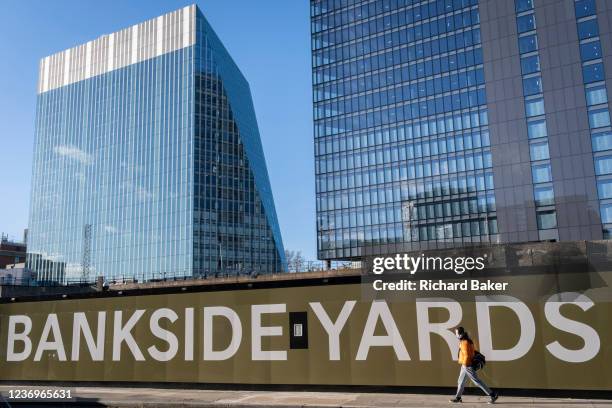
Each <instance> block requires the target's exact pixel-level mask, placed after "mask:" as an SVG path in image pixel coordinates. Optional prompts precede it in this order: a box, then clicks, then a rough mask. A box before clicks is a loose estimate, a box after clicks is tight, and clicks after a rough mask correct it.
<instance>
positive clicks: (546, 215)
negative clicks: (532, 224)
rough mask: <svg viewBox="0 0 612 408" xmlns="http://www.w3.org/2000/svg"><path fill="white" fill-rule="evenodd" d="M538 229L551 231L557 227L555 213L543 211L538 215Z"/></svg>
mask: <svg viewBox="0 0 612 408" xmlns="http://www.w3.org/2000/svg"><path fill="white" fill-rule="evenodd" d="M536 217H537V220H538V229H541V230H542V229H551V228H556V227H557V215H556V214H555V212H554V211H542V212H539V213H537V214H536Z"/></svg>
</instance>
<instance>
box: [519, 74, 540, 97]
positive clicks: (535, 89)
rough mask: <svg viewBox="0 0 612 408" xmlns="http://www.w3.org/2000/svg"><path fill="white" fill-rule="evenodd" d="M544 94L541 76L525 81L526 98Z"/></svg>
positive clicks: (524, 92) (524, 91)
mask: <svg viewBox="0 0 612 408" xmlns="http://www.w3.org/2000/svg"><path fill="white" fill-rule="evenodd" d="M539 93H542V78H541V77H539V76H535V77H531V78H525V79H523V94H524V95H525V96H529V95H535V94H539Z"/></svg>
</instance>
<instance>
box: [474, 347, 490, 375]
mask: <svg viewBox="0 0 612 408" xmlns="http://www.w3.org/2000/svg"><path fill="white" fill-rule="evenodd" d="M485 364H487V359H486V358H485V356H484V354H482V353H481V352H480V351H478V350H474V357H472V368H473V369H474V370H476V371H478V370H481V369H482V368H484V366H485Z"/></svg>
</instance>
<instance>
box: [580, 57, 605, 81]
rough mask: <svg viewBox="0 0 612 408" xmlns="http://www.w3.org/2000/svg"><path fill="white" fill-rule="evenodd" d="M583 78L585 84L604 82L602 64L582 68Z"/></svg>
mask: <svg viewBox="0 0 612 408" xmlns="http://www.w3.org/2000/svg"><path fill="white" fill-rule="evenodd" d="M582 78H583V79H584V83H585V84H590V83H592V82H597V81H603V79H604V67H603V64H602V63H601V62H599V63H597V64H590V65H586V66H584V67H583V68H582Z"/></svg>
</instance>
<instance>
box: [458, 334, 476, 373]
mask: <svg viewBox="0 0 612 408" xmlns="http://www.w3.org/2000/svg"><path fill="white" fill-rule="evenodd" d="M473 357H474V343H472V342H471V341H469V340H467V339H463V340H459V358H458V359H457V362H458V363H459V364H461V365H465V366H468V367H469V366H470V365H471V364H472V358H473Z"/></svg>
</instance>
